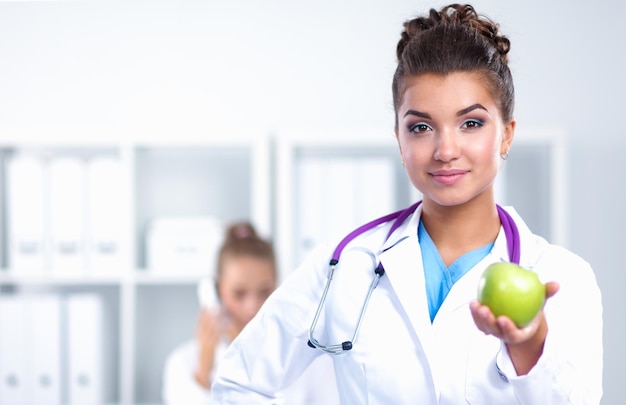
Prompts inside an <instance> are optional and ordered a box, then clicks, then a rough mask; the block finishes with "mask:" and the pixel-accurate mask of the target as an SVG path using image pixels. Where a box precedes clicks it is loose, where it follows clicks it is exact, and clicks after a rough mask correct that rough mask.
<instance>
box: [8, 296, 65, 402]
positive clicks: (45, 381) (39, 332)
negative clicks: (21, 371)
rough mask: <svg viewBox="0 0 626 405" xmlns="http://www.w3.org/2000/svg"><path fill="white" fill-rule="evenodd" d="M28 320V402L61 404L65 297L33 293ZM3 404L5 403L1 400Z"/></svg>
mask: <svg viewBox="0 0 626 405" xmlns="http://www.w3.org/2000/svg"><path fill="white" fill-rule="evenodd" d="M24 300H25V303H26V311H25V313H26V319H27V328H26V330H27V336H26V340H25V341H26V346H27V349H28V350H27V365H28V367H27V373H26V384H25V385H26V391H27V395H26V399H27V403H29V404H46V405H58V404H60V403H61V386H62V383H61V298H60V296H59V295H57V294H36V295H35V294H33V295H29V296H27V297H25V298H24ZM0 403H3V402H2V401H1V400H0Z"/></svg>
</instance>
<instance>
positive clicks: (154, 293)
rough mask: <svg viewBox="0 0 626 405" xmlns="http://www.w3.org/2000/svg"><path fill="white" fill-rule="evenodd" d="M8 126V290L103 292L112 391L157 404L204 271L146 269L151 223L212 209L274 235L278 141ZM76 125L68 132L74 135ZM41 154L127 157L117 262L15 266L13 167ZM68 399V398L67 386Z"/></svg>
mask: <svg viewBox="0 0 626 405" xmlns="http://www.w3.org/2000/svg"><path fill="white" fill-rule="evenodd" d="M78 132H79V131H69V132H63V134H58V133H57V134H55V136H51V137H48V134H47V133H42V134H41V136H39V135H38V134H36V133H33V132H29V133H27V134H24V133H19V134H0V179H1V180H2V182H1V183H0V295H2V296H9V295H14V294H17V295H20V294H25V293H30V292H33V293H39V292H44V291H45V292H53V293H58V294H61V295H67V294H72V293H77V292H80V293H83V292H89V293H94V294H96V295H98V296H99V297H100V298H101V299H102V303H103V308H104V316H103V328H104V330H105V336H103V342H102V345H103V346H102V347H103V351H104V353H105V355H104V356H103V364H102V368H103V370H102V371H103V375H102V387H103V390H102V391H103V395H104V398H103V400H104V401H105V402H106V403H136V404H140V403H158V402H160V400H161V397H160V395H161V375H162V370H163V365H164V362H165V358H166V356H167V355H168V354H169V352H170V351H171V350H172V349H173V347H174V346H176V345H177V344H179V343H181V342H183V341H185V340H188V339H190V338H192V336H193V334H194V328H195V321H196V316H197V311H198V304H197V297H196V285H197V282H198V280H199V279H200V278H202V277H205V276H207V275H208V274H207V272H202V271H181V269H177V268H172V269H159V270H158V271H154V270H152V269H148V268H147V264H146V263H147V261H146V246H145V239H146V232H147V229H148V227H149V223H150V221H151V220H152V219H154V218H159V217H171V216H177V217H183V216H210V217H214V218H217V219H219V220H221V221H223V222H224V223H226V222H229V221H232V220H250V221H252V222H253V223H254V224H255V226H256V227H257V230H258V231H259V233H260V234H261V235H263V236H267V237H269V236H270V235H271V234H272V231H273V229H272V225H273V224H272V215H271V214H272V213H271V211H270V210H271V202H272V201H271V198H272V191H271V189H272V179H271V166H270V165H271V155H270V145H271V143H270V141H269V138H268V137H267V136H265V134H258V133H254V134H249V135H248V136H241V135H239V134H233V133H229V132H223V133H221V134H217V135H216V134H211V135H204V134H201V135H197V136H190V137H189V136H188V137H184V136H182V137H181V136H170V137H168V136H166V137H163V136H155V137H154V138H155V139H156V140H155V139H151V138H152V137H150V136H145V137H142V136H134V137H133V136H132V135H130V136H121V135H119V134H107V133H103V132H105V131H103V130H98V131H96V132H97V134H96V135H94V134H93V133H90V134H89V136H85V137H84V138H88V139H99V140H102V139H105V140H106V139H112V140H111V141H110V142H107V141H105V142H100V141H97V142H96V141H84V139H83V136H81V134H80V133H78ZM68 133H69V135H68ZM17 154H29V155H32V156H35V157H37V158H39V159H42V160H46V159H54V158H56V157H59V156H73V157H79V158H85V159H88V158H89V157H92V156H98V155H102V154H106V155H107V156H112V157H114V158H115V159H118V161H119V163H120V164H121V167H122V171H123V179H122V181H121V182H120V184H119V185H118V190H117V191H118V192H119V195H117V196H111V198H116V197H117V198H119V197H121V198H123V201H124V204H123V205H122V207H123V208H122V212H118V213H117V214H118V215H119V216H120V217H122V218H123V221H121V222H120V226H121V228H122V229H121V230H120V231H121V232H120V235H122V240H121V241H120V242H121V243H120V245H121V246H122V247H123V248H125V249H126V252H125V253H126V254H124V255H123V260H122V261H121V262H120V264H119V265H117V266H115V268H102V269H97V270H96V269H90V268H84V269H82V270H81V271H74V272H65V271H62V269H59V268H54V269H52V268H49V266H47V265H46V266H44V267H43V268H41V269H39V270H34V271H24V270H22V269H15V268H9V265H8V263H9V258H8V255H9V251H10V249H9V246H8V244H9V241H8V238H9V230H8V229H7V226H8V225H7V222H8V221H7V219H8V215H10V214H9V213H8V212H7V204H6V199H7V189H6V188H7V187H6V167H7V163H8V162H9V161H10V159H11V158H12V156H15V155H17ZM64 400H67V397H66V394H65V397H64Z"/></svg>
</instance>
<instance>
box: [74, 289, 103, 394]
mask: <svg viewBox="0 0 626 405" xmlns="http://www.w3.org/2000/svg"><path fill="white" fill-rule="evenodd" d="M65 315H66V348H67V352H66V353H67V370H68V372H67V380H66V382H67V393H68V403H69V404H70V405H96V404H102V403H103V399H104V398H103V392H102V385H103V383H102V375H103V369H102V367H103V359H102V336H103V332H104V331H103V325H102V322H103V307H102V301H101V298H100V296H98V295H97V294H93V293H75V294H70V295H68V296H66V298H65Z"/></svg>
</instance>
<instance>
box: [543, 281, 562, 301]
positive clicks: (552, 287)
mask: <svg viewBox="0 0 626 405" xmlns="http://www.w3.org/2000/svg"><path fill="white" fill-rule="evenodd" d="M560 288H561V286H560V285H559V283H557V282H556V281H548V282H547V283H546V298H550V297H552V296H554V294H556V293H557V292H559V289H560Z"/></svg>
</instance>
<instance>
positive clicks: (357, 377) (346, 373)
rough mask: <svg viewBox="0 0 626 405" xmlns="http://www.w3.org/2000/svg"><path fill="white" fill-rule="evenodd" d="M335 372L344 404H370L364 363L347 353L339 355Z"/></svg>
mask: <svg viewBox="0 0 626 405" xmlns="http://www.w3.org/2000/svg"><path fill="white" fill-rule="evenodd" d="M335 372H336V374H337V376H336V379H337V388H338V390H339V399H340V401H341V403H342V404H348V405H352V404H354V405H367V404H369V398H368V387H367V378H366V377H365V368H364V367H363V364H361V363H359V362H356V361H354V360H353V359H351V358H350V356H347V355H343V356H337V359H336V360H335Z"/></svg>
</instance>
